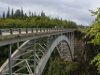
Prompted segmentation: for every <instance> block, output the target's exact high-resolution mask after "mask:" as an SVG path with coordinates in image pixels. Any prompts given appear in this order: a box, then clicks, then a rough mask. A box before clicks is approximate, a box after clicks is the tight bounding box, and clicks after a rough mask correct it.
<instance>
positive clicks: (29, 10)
mask: <svg viewBox="0 0 100 75" xmlns="http://www.w3.org/2000/svg"><path fill="white" fill-rule="evenodd" d="M29 18H31V11H30V10H29Z"/></svg>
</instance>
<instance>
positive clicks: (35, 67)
mask: <svg viewBox="0 0 100 75" xmlns="http://www.w3.org/2000/svg"><path fill="white" fill-rule="evenodd" d="M35 54H36V39H35V40H34V74H35V73H36V56H35Z"/></svg>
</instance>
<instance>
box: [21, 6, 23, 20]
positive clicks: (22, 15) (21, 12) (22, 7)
mask: <svg viewBox="0 0 100 75" xmlns="http://www.w3.org/2000/svg"><path fill="white" fill-rule="evenodd" d="M21 19H23V7H21Z"/></svg>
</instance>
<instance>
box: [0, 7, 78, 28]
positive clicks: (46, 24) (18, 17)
mask: <svg viewBox="0 0 100 75" xmlns="http://www.w3.org/2000/svg"><path fill="white" fill-rule="evenodd" d="M10 12H11V13H10ZM23 12H24V11H23V9H22V8H21V10H20V9H17V10H16V11H15V13H14V10H13V9H12V10H11V11H10V8H9V7H8V11H7V14H5V12H3V15H2V18H0V28H54V27H55V26H57V28H61V27H63V28H77V27H78V26H77V24H76V23H75V22H73V21H70V20H68V21H67V20H62V18H61V19H59V17H57V18H50V17H49V16H46V15H45V13H44V12H43V11H42V12H41V14H40V15H36V12H34V13H33V12H31V11H29V14H28V15H29V16H28V15H27V14H26V13H25V14H24V13H23Z"/></svg>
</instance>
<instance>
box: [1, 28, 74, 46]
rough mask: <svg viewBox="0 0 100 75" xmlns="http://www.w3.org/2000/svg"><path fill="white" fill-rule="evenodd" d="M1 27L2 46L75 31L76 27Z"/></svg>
mask: <svg viewBox="0 0 100 75" xmlns="http://www.w3.org/2000/svg"><path fill="white" fill-rule="evenodd" d="M19 30H20V29H17V30H16V29H10V30H9V29H0V33H1V35H0V46H3V45H7V44H12V43H16V42H21V41H25V40H29V39H30V40H31V39H36V38H42V37H46V36H51V35H56V34H61V33H66V32H72V31H75V30H76V29H56V28H55V29H54V28H53V29H48V28H45V29H44V30H43V29H41V28H40V29H39V28H36V29H33V30H32V29H31V30H30V29H25V30H23V29H21V30H20V31H19Z"/></svg>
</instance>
